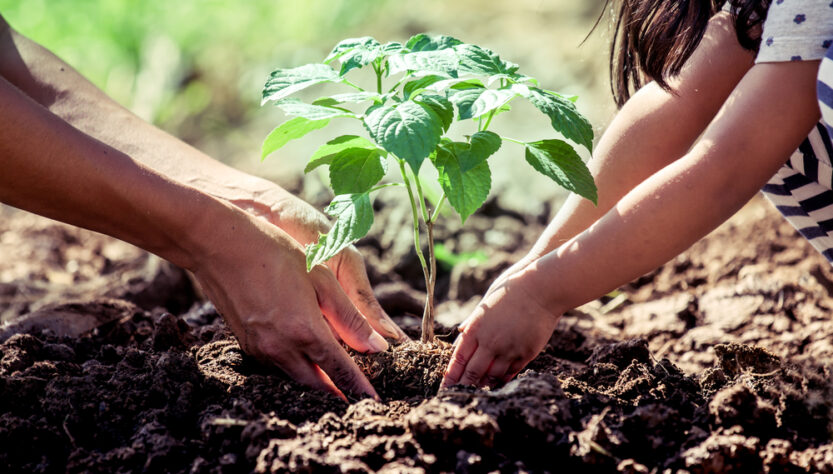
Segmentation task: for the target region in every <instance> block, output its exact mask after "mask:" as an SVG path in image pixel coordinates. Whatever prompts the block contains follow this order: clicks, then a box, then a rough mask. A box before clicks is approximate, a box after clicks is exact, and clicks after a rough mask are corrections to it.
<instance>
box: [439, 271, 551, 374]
mask: <svg viewBox="0 0 833 474" xmlns="http://www.w3.org/2000/svg"><path fill="white" fill-rule="evenodd" d="M533 266H534V264H533ZM531 267H532V266H527V267H525V268H523V269H520V270H519V269H517V268H515V267H512V268H511V269H510V270H508V271H507V273H505V274H503V275H501V276H500V277H499V278H498V279H497V280H496V281H495V283H494V284H493V285H492V287H491V288H489V291H487V292H486V295H485V296H484V297H483V299H482V300H481V301H480V304H479V305H478V306H477V308H476V309H475V310H474V312H473V313H472V314H471V315H470V316H469V317H468V318H467V319H466V321H465V322H464V323H463V324H462V325H461V334H460V336H459V337H458V338H457V341H455V347H454V353H453V354H452V356H451V362H450V363H449V365H448V369H447V371H446V374H445V378H444V379H443V383H442V387H449V386H451V385H456V384H463V385H476V386H482V385H489V386H496V385H499V384H501V383H503V382H506V381H508V380H510V379H511V378H512V377H514V376H515V375H517V373H518V372H520V371H521V369H523V368H524V367H525V366H526V364H527V363H529V361H531V360H532V359H533V358H534V357H535V356H536V355H538V353H539V352H541V350H542V349H543V348H544V346H545V345H546V343H547V341H548V340H549V339H550V336H551V335H552V331H553V329H555V325H556V323H557V322H558V319H559V318H560V317H561V311H559V310H557V309H555V308H547V307H546V306H545V305H544V304H542V303H541V301H543V298H541V297H540V295H536V294H535V292H534V291H531V288H530V285H529V282H530V278H532V277H533V276H534V272H533V270H532V268H531Z"/></svg>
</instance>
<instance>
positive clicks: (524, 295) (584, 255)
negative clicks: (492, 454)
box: [444, 61, 819, 385]
mask: <svg viewBox="0 0 833 474" xmlns="http://www.w3.org/2000/svg"><path fill="white" fill-rule="evenodd" d="M818 65H819V63H818V61H815V62H794V63H778V64H759V65H756V66H754V67H753V68H752V69H751V70H750V71H749V73H747V74H746V76H744V78H743V80H742V81H741V82H740V84H739V85H738V86H737V88H735V90H734V92H732V94H731V95H730V96H729V98H728V99H727V100H726V103H725V104H724V105H723V107H722V108H721V109H720V111H719V112H718V114H717V116H716V117H715V119H714V120H713V121H712V123H711V125H710V126H709V128H708V129H707V130H706V132H705V133H704V135H703V137H702V138H701V139H700V140H699V142H698V143H697V144H696V145H695V146H694V147H693V148H692V149H691V151H689V152H688V153H687V154H685V156H683V157H682V158H680V159H679V160H677V161H675V162H673V163H671V164H670V165H668V166H666V167H665V168H663V169H661V170H660V171H659V172H657V173H655V174H653V175H652V176H650V177H649V178H648V179H646V180H645V181H643V182H642V183H641V184H639V185H638V186H637V187H636V188H634V189H633V190H632V191H631V192H629V193H628V194H627V195H625V197H624V198H622V199H621V200H620V201H619V202H618V203H617V204H616V205H615V206H614V207H613V208H612V209H611V210H610V211H608V212H607V213H606V214H605V215H604V217H602V218H601V219H600V220H598V221H597V222H596V223H595V224H593V225H592V226H591V227H590V228H588V229H586V230H584V231H583V232H581V233H580V234H578V235H577V236H575V237H573V238H572V239H570V240H568V241H567V242H566V243H564V244H563V245H561V246H560V247H558V248H557V249H556V250H554V251H551V252H549V253H547V254H546V255H544V256H542V257H541V258H539V259H538V260H535V261H533V262H532V263H530V264H529V265H527V266H526V267H524V268H522V269H520V270H518V271H517V272H516V273H514V274H512V275H510V276H508V277H507V278H505V279H504V280H503V281H502V282H501V283H499V284H498V285H497V286H496V287H493V288H492V289H490V291H489V293H488V294H487V296H486V297H485V298H484V300H483V301H482V302H481V303H480V305H479V306H478V308H477V309H476V310H475V312H474V313H473V314H472V316H471V317H470V318H469V320H468V324H467V325H466V327H465V329H464V330H463V332H462V334H461V337H460V340H459V341H458V344H457V346H456V348H455V351H454V356H453V357H452V362H451V364H450V365H449V368H448V372H447V374H446V377H445V380H444V384H445V385H452V384H455V383H466V384H482V383H491V382H493V381H495V380H505V379H506V378H507V377H511V376H513V375H514V374H515V373H516V372H517V371H518V370H520V369H521V368H523V366H524V365H526V363H527V362H529V360H531V359H532V358H533V357H534V356H535V355H536V354H537V353H538V352H539V351H540V350H541V349H542V348H543V347H544V345H545V344H546V341H547V340H548V339H549V336H550V334H551V333H552V330H553V328H554V327H555V324H556V322H557V320H558V318H559V317H560V315H561V314H562V313H563V312H564V311H565V310H567V309H569V308H573V307H575V306H578V305H580V304H582V303H585V302H587V301H590V300H592V299H594V298H596V297H598V296H600V295H603V294H605V293H606V292H608V291H610V290H612V289H614V288H616V287H618V286H620V285H622V284H624V283H626V282H628V281H630V280H632V279H634V278H636V277H638V276H640V275H642V274H644V273H645V272H647V271H650V270H652V269H654V268H656V267H657V266H659V265H661V264H662V263H664V262H666V261H667V260H669V259H670V258H672V257H673V256H675V255H677V254H678V253H679V252H681V251H683V250H685V249H686V248H687V247H689V246H690V245H691V244H693V243H694V242H696V241H697V240H698V239H700V238H701V237H703V236H705V235H706V234H707V233H708V232H709V231H711V230H712V229H714V228H715V227H717V226H718V225H719V224H720V223H722V222H723V221H724V220H725V219H727V218H728V217H730V216H731V215H732V214H733V213H734V212H735V211H737V210H738V209H739V208H740V207H741V206H742V205H743V204H744V203H746V202H747V201H748V200H749V199H750V198H751V197H752V196H753V195H754V194H755V193H756V192H757V191H758V189H760V187H761V186H762V185H763V184H764V183H766V181H767V180H768V179H769V178H770V177H771V176H772V175H773V174H774V173H775V172H776V171H777V170H778V168H779V167H780V166H781V165H782V164H783V163H784V162H785V161H786V159H787V157H788V156H789V155H790V153H792V152H793V151H794V150H795V149H796V148H797V147H798V145H799V144H800V143H801V141H802V140H803V139H804V138H805V137H806V136H807V133H808V132H809V131H810V129H811V128H812V126H813V125H814V124H815V122H816V121H817V120H818V119H819V110H818V104H817V102H816V94H815V81H816V74H817V71H818ZM787 117H788V118H789V119H787ZM628 128H630V129H632V130H638V129H639V124H631V126H630V127H628ZM670 130H671V129H669V131H670ZM656 139H659V137H652V138H650V139H649V142H648V144H651V143H653V141H654V140H656Z"/></svg>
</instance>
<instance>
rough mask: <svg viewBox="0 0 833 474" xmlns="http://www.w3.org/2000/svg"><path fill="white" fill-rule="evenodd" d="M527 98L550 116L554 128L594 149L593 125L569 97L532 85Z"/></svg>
mask: <svg viewBox="0 0 833 474" xmlns="http://www.w3.org/2000/svg"><path fill="white" fill-rule="evenodd" d="M526 97H527V99H529V101H530V102H532V105H534V106H535V107H537V108H538V110H540V111H541V112H544V113H545V114H546V115H547V116H549V118H550V122H551V123H552V128H553V129H555V131H557V132H559V133H560V134H562V135H564V137H565V138H567V139H569V140H572V141H574V142H576V143H578V144H579V145H582V146H584V147H585V148H587V150H588V151H590V152H592V151H593V126H592V125H590V122H589V121H587V119H586V118H584V116H583V115H581V113H579V111H578V109H576V105H575V104H574V103H572V102H571V101H570V100H569V99H565V98H563V97H561V96H559V95H556V94H552V93H548V92H547V91H543V90H541V89H538V88H536V87H530V88H529V92H528V94H527V96H526Z"/></svg>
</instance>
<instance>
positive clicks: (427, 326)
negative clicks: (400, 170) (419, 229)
mask: <svg viewBox="0 0 833 474" xmlns="http://www.w3.org/2000/svg"><path fill="white" fill-rule="evenodd" d="M414 181H415V183H416V190H417V198H418V199H419V205H420V207H421V208H422V220H423V221H424V222H425V227H426V228H427V229H428V265H429V271H428V273H426V275H425V310H424V311H423V313H422V342H432V341H433V340H434V286H435V285H436V283H437V259H436V257H435V256H434V222H433V221H432V220H431V217H430V216H429V214H428V208H427V207H426V206H425V195H424V194H423V192H422V184H421V183H420V181H419V175H418V174H417V173H414ZM443 197H445V194H443ZM438 207H439V206H438Z"/></svg>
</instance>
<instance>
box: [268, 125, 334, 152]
mask: <svg viewBox="0 0 833 474" xmlns="http://www.w3.org/2000/svg"><path fill="white" fill-rule="evenodd" d="M328 123H330V119H323V120H310V119H306V118H304V117H296V118H294V119H292V120H289V121H286V122H284V123H282V124H280V125H279V126H278V127H276V128H275V129H274V130H272V132H271V133H269V135H268V136H267V137H266V139H265V140H264V141H263V146H262V147H261V154H260V158H261V159H264V158H266V156H268V155H269V154H270V153H272V152H274V151H276V150H277V149H279V148H280V147H282V146H284V145H286V144H287V143H288V142H289V141H290V140H294V139H296V138H301V137H303V136H304V135H306V134H307V133H309V132H311V131H313V130H318V129H319V128H324V127H326V126H327V124H328Z"/></svg>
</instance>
